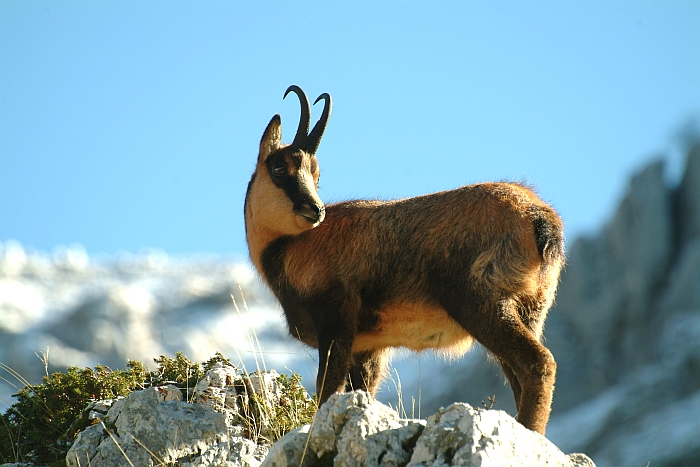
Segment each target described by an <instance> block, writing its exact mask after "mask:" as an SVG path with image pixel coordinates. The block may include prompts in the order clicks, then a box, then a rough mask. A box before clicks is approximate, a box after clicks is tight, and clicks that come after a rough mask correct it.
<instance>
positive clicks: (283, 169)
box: [272, 165, 287, 175]
mask: <svg viewBox="0 0 700 467" xmlns="http://www.w3.org/2000/svg"><path fill="white" fill-rule="evenodd" d="M272 173H274V174H275V175H284V174H286V173H287V167H285V166H283V165H276V166H274V167H273V168H272Z"/></svg>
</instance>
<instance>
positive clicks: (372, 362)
mask: <svg viewBox="0 0 700 467" xmlns="http://www.w3.org/2000/svg"><path fill="white" fill-rule="evenodd" d="M353 357H354V361H353V363H352V365H351V366H350V378H349V379H348V383H347V384H346V386H345V390H346V391H353V390H356V389H363V390H365V391H368V392H369V393H370V394H372V395H374V394H376V392H377V388H378V387H379V384H380V383H381V382H382V378H383V376H384V373H385V371H386V350H373V351H365V352H358V353H356V354H355V355H353Z"/></svg>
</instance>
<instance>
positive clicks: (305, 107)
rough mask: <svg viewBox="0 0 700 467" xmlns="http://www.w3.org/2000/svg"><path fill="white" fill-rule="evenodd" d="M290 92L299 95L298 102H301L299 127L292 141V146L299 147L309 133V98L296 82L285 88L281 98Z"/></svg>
mask: <svg viewBox="0 0 700 467" xmlns="http://www.w3.org/2000/svg"><path fill="white" fill-rule="evenodd" d="M290 92H293V93H295V94H296V95H297V96H298V97H299V103H300V104H301V117H300V118H299V128H297V134H296V136H294V141H293V142H292V147H294V148H300V147H301V146H302V145H303V144H304V141H306V135H307V134H308V133H309V126H310V124H311V106H310V105H309V98H308V97H306V94H305V93H304V91H302V90H301V88H300V87H299V86H297V85H296V84H292V85H291V86H289V87H288V88H287V90H286V91H285V93H284V97H283V98H282V99H284V98H285V97H287V94H289V93H290Z"/></svg>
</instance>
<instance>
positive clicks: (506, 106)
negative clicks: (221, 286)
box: [0, 0, 700, 257]
mask: <svg viewBox="0 0 700 467" xmlns="http://www.w3.org/2000/svg"><path fill="white" fill-rule="evenodd" d="M290 84H298V85H300V86H301V87H302V88H304V89H305V90H306V92H307V94H309V97H310V98H311V99H314V98H315V97H316V96H318V95H319V94H320V93H322V92H329V93H330V94H331V95H332V96H333V100H334V109H333V115H332V116H331V119H330V122H329V126H328V129H327V131H326V135H325V136H324V139H323V141H322V143H321V147H320V149H319V152H318V156H319V162H320V164H321V169H322V178H321V191H320V194H321V197H322V198H323V199H324V200H325V201H326V202H332V201H339V200H343V199H348V198H397V197H406V196H414V195H419V194H424V193H428V192H433V191H438V190H444V189H450V188H455V187H458V186H461V185H465V184H469V183H474V182H478V181H486V180H504V179H505V180H523V181H527V182H528V183H531V184H532V185H534V186H535V187H536V189H537V191H538V192H539V193H540V195H541V196H542V197H543V198H544V199H546V200H548V201H550V202H551V203H552V204H553V205H554V206H555V208H557V209H558V210H559V212H560V213H561V214H562V216H563V218H564V221H565V223H566V225H567V234H568V236H569V238H570V239H571V238H574V237H576V236H578V235H581V234H583V233H587V232H593V231H595V229H596V228H598V227H599V226H600V225H601V223H602V222H603V221H604V219H605V218H606V217H607V216H609V215H611V211H612V209H613V208H614V206H615V204H616V202H617V200H618V199H619V197H620V196H621V193H622V191H623V190H624V187H625V183H626V179H627V177H628V176H629V175H630V173H631V172H632V171H633V170H635V169H637V168H639V167H640V166H641V165H642V164H643V163H645V162H646V161H648V160H650V159H651V158H652V157H654V156H656V155H658V154H663V153H666V154H669V159H670V162H671V164H670V166H671V173H674V172H675V173H677V172H678V171H679V170H680V166H681V156H680V155H679V154H678V153H677V152H676V151H675V150H674V149H675V147H676V146H675V145H674V139H673V135H674V133H675V132H676V131H677V129H678V127H679V126H680V125H681V124H682V123H683V122H684V121H687V120H688V119H689V118H691V117H692V116H693V115H698V112H700V2H691V1H688V2H678V1H663V2H661V1H659V2H656V1H644V2H618V1H608V2H595V1H593V2H590V1H586V2H583V1H570V2H548V1H542V2H530V3H525V2H499V1H496V2H486V1H478V2H464V1H462V2H418V1H407V2H363V1H357V2H320V1H319V2H282V1H270V2H245V3H243V2H218V1H211V2H178V1H168V2H159V1H147V2H136V1H120V2H116V1H100V2H88V1H65V2H43V1H31V2H28V1H15V0H4V1H2V2H0V241H6V240H9V239H15V240H18V241H20V242H21V243H22V244H24V245H25V246H26V247H28V248H33V249H37V250H40V251H46V252H50V251H52V250H53V249H54V248H55V247H57V246H58V245H70V244H73V243H79V244H82V245H83V246H84V247H85V248H86V249H87V251H88V252H89V253H91V254H103V253H104V254H115V253H118V252H122V251H130V252H137V251H139V250H140V249H142V248H145V247H148V248H162V249H164V250H165V251H167V252H168V253H174V254H187V253H193V252H212V253H220V254H228V255H240V256H241V257H244V256H245V255H246V246H245V238H244V227H243V215H242V210H243V200H244V195H245V189H246V185H247V182H248V180H249V178H250V174H251V171H252V169H253V166H254V163H255V158H256V155H257V146H258V143H259V140H260V137H261V135H262V132H263V130H264V128H265V126H266V124H267V122H268V121H269V119H270V118H271V117H272V116H273V115H274V114H275V113H280V114H281V115H282V125H283V132H284V133H283V139H285V140H287V141H289V140H291V139H292V138H293V136H294V131H295V129H296V126H297V123H298V115H299V104H298V102H297V100H296V99H295V98H294V96H291V97H289V98H287V99H286V100H284V101H283V100H282V95H283V93H284V90H285V89H286V88H287V86H289V85H290ZM314 112H315V113H314V117H313V118H315V117H316V116H317V115H318V114H319V113H320V109H319V108H314Z"/></svg>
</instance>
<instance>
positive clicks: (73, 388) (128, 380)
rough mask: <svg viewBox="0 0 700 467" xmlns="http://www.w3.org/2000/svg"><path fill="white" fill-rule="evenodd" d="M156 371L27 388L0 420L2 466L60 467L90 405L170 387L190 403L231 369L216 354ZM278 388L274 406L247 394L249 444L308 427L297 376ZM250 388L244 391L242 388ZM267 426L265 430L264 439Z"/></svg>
mask: <svg viewBox="0 0 700 467" xmlns="http://www.w3.org/2000/svg"><path fill="white" fill-rule="evenodd" d="M155 362H156V364H157V365H158V368H157V370H155V371H148V370H147V369H146V367H145V366H144V365H143V364H142V363H141V362H137V361H129V362H128V363H127V369H126V370H112V369H110V368H108V367H106V366H101V365H98V366H96V367H95V368H94V369H93V368H83V369H79V368H77V367H71V368H68V369H67V370H66V371H65V372H55V373H51V374H47V376H45V377H44V378H43V381H42V383H41V384H38V385H26V386H25V387H23V388H22V389H20V390H19V391H18V393H17V394H16V398H17V401H16V402H15V403H14V404H13V405H12V407H10V408H9V409H8V410H7V411H6V412H5V413H4V414H2V415H0V463H6V462H30V463H34V464H37V465H49V466H51V467H53V466H64V465H65V458H66V453H67V452H68V449H69V448H70V444H71V442H72V440H73V439H74V436H75V435H76V433H77V432H79V431H80V430H82V429H84V428H85V427H86V426H87V424H89V423H91V421H89V420H87V419H81V418H80V416H81V412H82V411H83V410H84V409H85V407H86V406H87V405H88V404H89V403H90V402H93V401H97V400H104V399H114V398H118V397H123V396H126V395H127V394H129V393H130V392H132V391H135V390H140V389H145V388H148V387H153V386H162V385H166V384H174V385H176V386H178V387H179V388H181V390H182V392H183V396H184V398H185V400H188V401H190V400H191V397H192V392H193V390H194V387H195V386H196V384H197V382H198V381H199V380H200V379H201V378H202V377H203V376H204V374H205V373H206V372H207V371H208V370H210V369H211V368H213V367H214V365H216V364H217V363H222V364H226V365H230V364H231V363H230V362H229V360H228V359H226V358H225V357H224V356H223V355H221V354H220V353H217V354H216V355H215V356H214V357H213V358H211V359H209V360H208V361H206V362H204V363H202V364H199V363H196V362H192V361H191V360H190V359H188V358H187V357H185V356H184V355H183V354H182V353H179V352H178V353H177V354H176V355H175V358H169V357H166V356H161V357H160V358H157V359H155ZM277 383H278V384H279V386H280V388H281V395H280V399H279V401H278V402H277V403H275V404H269V403H265V400H264V397H263V396H260V395H258V394H254V393H252V392H250V391H248V392H249V401H250V402H251V404H250V407H251V409H253V410H250V412H249V413H247V414H246V415H245V417H243V419H242V420H241V422H242V423H243V424H244V426H246V428H247V431H248V432H249V433H250V434H251V439H253V440H254V441H256V442H257V441H258V439H259V438H262V439H264V440H266V441H268V442H270V443H271V442H274V441H275V440H276V439H278V438H279V437H281V436H283V435H284V434H285V433H287V432H288V431H290V430H292V429H294V428H297V427H298V426H301V425H303V424H305V423H309V422H310V420H311V418H312V417H313V414H314V413H315V411H316V403H315V401H314V400H313V399H309V398H308V396H307V394H306V391H305V389H304V388H303V386H302V385H301V376H299V375H297V374H292V375H291V376H287V375H281V376H279V377H278V379H277ZM246 387H248V385H246ZM263 419H265V420H266V421H267V425H268V429H267V430H265V433H264V434H263V433H262V429H261V428H260V427H262V426H263V425H265V423H263Z"/></svg>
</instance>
